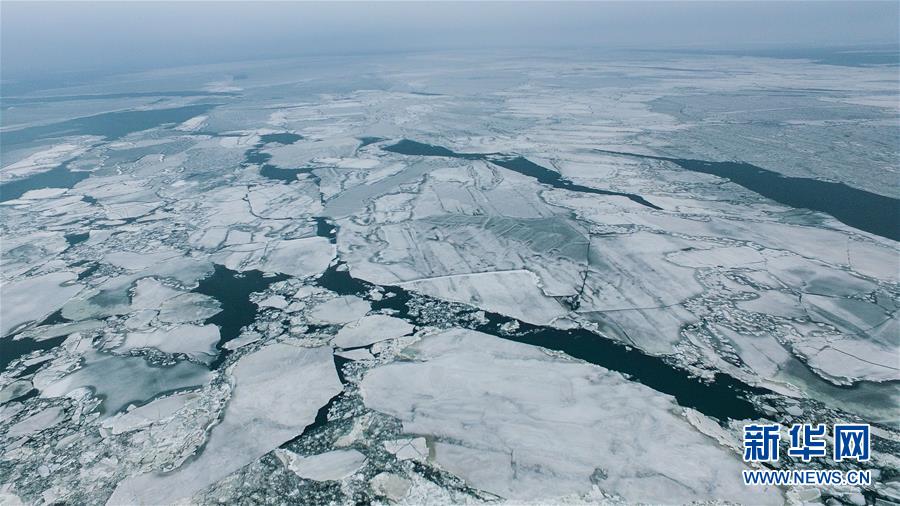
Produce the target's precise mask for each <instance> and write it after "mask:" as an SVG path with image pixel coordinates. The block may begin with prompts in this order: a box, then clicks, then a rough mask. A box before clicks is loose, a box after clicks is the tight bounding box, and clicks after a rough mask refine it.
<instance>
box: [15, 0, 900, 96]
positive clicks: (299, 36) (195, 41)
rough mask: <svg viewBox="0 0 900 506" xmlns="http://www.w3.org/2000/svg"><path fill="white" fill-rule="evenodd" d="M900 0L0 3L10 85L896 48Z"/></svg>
mask: <svg viewBox="0 0 900 506" xmlns="http://www.w3.org/2000/svg"><path fill="white" fill-rule="evenodd" d="M898 15H900V2H897V1H884V2H821V1H819V2H817V1H810V2H780V1H779V2H731V1H727V2H726V1H720V2H677V1H675V2H672V1H668V2H627V3H626V2H621V3H619V2H580V3H569V2H528V3H516V2H500V3H490V2H461V3H433V2H397V3H379V2H367V3H356V2H339V3H334V2H332V3H316V2H249V1H246V2H216V1H207V2H15V1H6V0H4V1H2V2H0V34H2V35H0V37H2V40H0V43H2V46H0V65H2V73H3V78H4V79H9V78H18V77H25V76H39V75H41V74H45V73H52V72H58V71H70V70H90V69H98V70H104V71H110V70H115V69H129V70H131V69H144V68H152V67H165V66H173V65H182V64H192V63H213V62H223V61H238V60H247V59H254V58H268V57H281V56H294V55H311V54H348V53H349V54H354V53H377V52H382V51H416V50H431V49H471V48H524V49H530V48H551V47H584V48H594V47H596V48H615V47H641V48H672V47H684V46H696V47H706V48H715V49H723V48H740V47H746V46H748V45H771V46H783V45H806V46H823V45H824V46H834V45H854V44H897V42H898V37H900V35H898V22H897V19H898Z"/></svg>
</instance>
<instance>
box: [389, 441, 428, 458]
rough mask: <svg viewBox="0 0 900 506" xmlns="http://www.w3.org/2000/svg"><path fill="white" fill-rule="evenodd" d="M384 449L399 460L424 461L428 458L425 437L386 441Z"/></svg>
mask: <svg viewBox="0 0 900 506" xmlns="http://www.w3.org/2000/svg"><path fill="white" fill-rule="evenodd" d="M384 449H385V450H387V451H388V453H392V454H393V455H394V456H395V457H397V459H399V460H410V459H411V460H421V461H424V460H426V459H427V458H428V444H427V443H426V442H425V438H424V437H417V438H413V439H395V440H393V441H385V442H384Z"/></svg>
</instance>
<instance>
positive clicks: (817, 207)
mask: <svg viewBox="0 0 900 506" xmlns="http://www.w3.org/2000/svg"><path fill="white" fill-rule="evenodd" d="M596 151H598V152H601V153H609V154H615V155H623V156H630V157H635V158H643V159H650V160H664V161H667V162H671V163H674V164H675V165H677V166H679V167H681V168H683V169H686V170H689V171H691V172H700V173H703V174H710V175H713V176H718V177H721V178H724V179H728V180H729V181H731V182H733V183H735V184H738V185H740V186H742V187H744V188H746V189H748V190H750V191H752V192H754V193H756V194H758V195H761V196H763V197H766V198H768V199H772V200H774V201H776V202H778V203H781V204H784V205H786V206H790V207H794V208H800V209H809V210H812V211H820V212H823V213H825V214H828V215H830V216H832V217H834V218H835V219H836V220H838V221H840V222H841V223H844V224H845V225H849V226H851V227H853V228H856V229H859V230H862V231H864V232H869V233H871V234H875V235H878V236H881V237H886V238H888V239H893V240H895V241H900V200H898V199H894V198H891V197H886V196H884V195H879V194H877V193H872V192H867V191H865V190H860V189H858V188H853V187H852V186H847V185H846V184H844V183H833V182H830V181H822V180H819V179H812V178H803V177H791V176H784V175H782V174H779V173H778V172H774V171H771V170H766V169H763V168H761V167H757V166H755V165H752V164H749V163H744V162H710V161H706V160H691V159H684V158H667V157H662V156H650V155H638V154H634V153H623V152H619V151H605V150H599V149H598V150H596Z"/></svg>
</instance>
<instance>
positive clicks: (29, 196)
mask: <svg viewBox="0 0 900 506" xmlns="http://www.w3.org/2000/svg"><path fill="white" fill-rule="evenodd" d="M67 191H69V190H68V189H66V188H41V189H40V190H29V191H27V192H25V193H24V194H23V195H22V196H21V197H19V198H20V199H22V200H42V199H50V198H53V197H59V196H60V195H63V194H64V193H66V192H67Z"/></svg>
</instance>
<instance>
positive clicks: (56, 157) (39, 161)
mask: <svg viewBox="0 0 900 506" xmlns="http://www.w3.org/2000/svg"><path fill="white" fill-rule="evenodd" d="M95 138H96V137H95ZM83 139H84V140H85V141H86V142H82V143H80V144H79V143H71V142H66V143H62V144H55V145H53V146H51V147H49V148H47V149H45V150H43V151H38V152H36V153H32V154H30V155H28V156H27V157H26V158H24V159H22V160H19V161H18V162H15V163H11V164H9V165H7V166H6V167H3V170H2V174H3V180H8V179H14V178H23V177H26V176H29V175H31V174H35V173H38V172H44V171H47V170H50V169H52V168H53V167H56V166H57V165H59V164H61V163H62V162H63V161H65V160H66V159H69V158H75V157H76V156H79V155H81V154H82V153H84V152H85V151H87V150H88V148H90V144H88V143H87V142H90V140H91V137H83Z"/></svg>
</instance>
